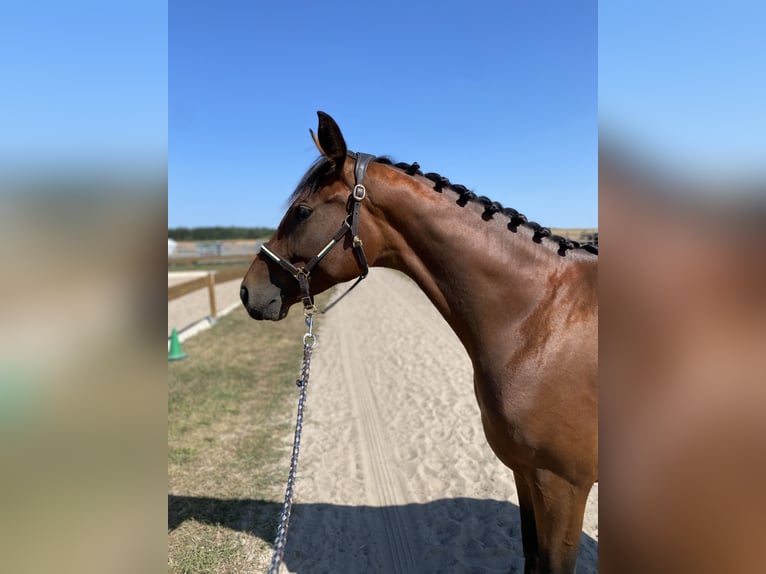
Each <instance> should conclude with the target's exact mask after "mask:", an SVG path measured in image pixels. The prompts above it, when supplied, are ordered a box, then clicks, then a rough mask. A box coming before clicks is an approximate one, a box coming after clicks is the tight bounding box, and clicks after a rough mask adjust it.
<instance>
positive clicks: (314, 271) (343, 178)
mask: <svg viewBox="0 0 766 574" xmlns="http://www.w3.org/2000/svg"><path fill="white" fill-rule="evenodd" d="M317 114H318V116H319V128H318V130H317V131H318V135H315V134H314V132H313V131H312V132H311V135H312V137H313V138H314V143H315V144H316V146H317V148H319V151H320V153H321V154H322V155H321V157H320V158H319V159H318V160H317V161H316V162H315V163H314V165H313V166H312V167H311V168H310V169H309V171H308V172H306V175H304V176H303V179H302V180H301V182H300V183H299V184H298V187H297V188H296V189H295V192H294V193H293V195H292V197H291V198H290V207H289V209H288V210H287V213H285V215H284V217H283V218H282V222H281V223H280V224H279V227H278V228H277V231H276V233H275V234H274V236H273V237H272V238H271V239H270V240H269V241H268V243H266V244H264V246H263V247H262V248H261V252H260V253H259V254H258V256H257V257H256V258H255V260H254V261H253V263H252V265H251V266H250V269H249V270H248V271H247V274H246V275H245V278H244V279H243V281H242V287H241V289H240V297H241V299H242V303H243V304H244V306H245V308H246V309H247V312H248V313H249V314H250V316H251V317H253V318H254V319H270V320H273V321H276V320H279V319H282V318H284V317H285V316H286V315H287V312H288V310H289V308H290V306H292V305H293V304H294V303H298V302H300V301H301V300H303V301H304V305H307V306H308V305H310V301H309V295H310V296H314V295H316V294H318V293H321V292H322V291H325V290H326V289H329V288H330V287H332V286H333V285H336V284H338V283H342V282H344V281H349V280H351V279H354V278H355V277H359V276H360V275H364V274H366V272H367V260H366V256H365V252H366V253H368V254H369V253H370V246H369V245H368V243H365V244H364V247H362V241H361V237H364V239H365V242H367V241H368V237H371V236H372V232H371V229H370V227H371V222H370V221H369V219H370V218H369V217H364V216H361V213H362V212H363V211H366V208H365V207H364V206H363V205H362V204H364V203H367V202H365V201H363V200H364V198H365V196H366V190H365V188H364V187H363V186H360V185H358V184H361V183H362V181H361V180H360V177H361V179H362V180H363V179H364V176H365V173H366V167H367V163H368V162H369V160H370V159H372V156H367V155H365V154H360V155H359V156H356V155H354V154H349V153H348V150H347V148H346V142H345V141H344V139H343V135H342V134H341V132H340V129H339V128H338V125H337V124H336V123H335V121H334V120H333V119H332V118H331V117H330V116H328V115H327V114H325V113H324V112H317ZM364 219H367V221H362V222H361V224H360V220H364ZM357 227H359V228H358V229H357Z"/></svg>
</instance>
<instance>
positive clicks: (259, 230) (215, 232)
mask: <svg viewBox="0 0 766 574" xmlns="http://www.w3.org/2000/svg"><path fill="white" fill-rule="evenodd" d="M274 231H275V230H274V229H273V228H271V227H173V228H168V238H169V239H175V240H176V241H213V240H216V239H220V240H225V239H262V238H264V237H270V236H271V235H272V234H273V233H274Z"/></svg>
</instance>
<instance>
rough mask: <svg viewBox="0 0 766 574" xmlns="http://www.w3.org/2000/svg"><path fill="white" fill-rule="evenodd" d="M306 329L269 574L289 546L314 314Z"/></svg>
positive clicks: (313, 341) (309, 313)
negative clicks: (290, 448)
mask: <svg viewBox="0 0 766 574" xmlns="http://www.w3.org/2000/svg"><path fill="white" fill-rule="evenodd" d="M306 327H307V328H308V330H307V331H306V334H305V335H303V368H302V369H301V377H300V379H298V380H297V381H296V382H295V383H296V385H298V388H299V389H300V392H299V393H298V418H297V419H296V421H295V438H294V439H293V454H292V457H291V459H290V472H289V473H288V475H287V488H286V489H285V504H284V506H283V507H282V515H281V516H280V519H279V528H278V529H277V539H276V540H275V541H274V554H273V556H272V557H271V566H270V567H269V574H277V573H278V572H279V566H280V565H281V564H282V557H283V556H284V554H285V545H286V544H287V528H288V526H289V524H290V514H291V513H292V509H293V498H294V496H295V475H296V472H297V470H298V453H299V452H300V447H301V431H302V429H303V409H304V405H305V403H306V389H307V388H308V386H309V371H310V368H311V352H312V350H313V348H314V345H315V344H316V335H314V331H313V329H314V313H313V311H307V312H306Z"/></svg>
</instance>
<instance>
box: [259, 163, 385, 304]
mask: <svg viewBox="0 0 766 574" xmlns="http://www.w3.org/2000/svg"><path fill="white" fill-rule="evenodd" d="M349 155H351V156H353V157H355V159H356V166H355V167H354V188H353V190H352V191H351V197H350V199H349V201H350V206H349V214H348V216H347V217H346V219H345V220H344V221H343V223H342V224H341V226H340V228H339V229H338V231H336V232H335V235H333V237H332V239H331V240H330V241H329V243H327V245H325V246H324V247H323V248H322V249H321V251H319V253H317V254H316V255H315V256H314V257H312V258H311V260H310V261H309V262H308V263H307V264H306V266H305V267H296V266H295V265H293V264H292V263H290V261H288V260H287V259H285V258H284V257H282V256H280V255H278V254H277V253H276V252H274V251H273V250H272V249H271V248H270V247H269V246H268V244H266V243H263V244H262V245H261V253H263V254H264V255H266V256H267V257H269V258H270V259H271V260H272V261H274V262H275V263H277V264H279V266H280V267H282V269H284V270H285V271H287V272H288V273H289V274H290V275H292V276H293V277H294V278H295V280H296V281H298V286H299V287H300V290H301V298H302V301H303V310H304V312H306V313H314V312H315V311H316V307H315V306H314V299H313V297H312V296H311V291H310V286H309V277H310V275H311V271H313V269H314V268H315V267H316V266H317V265H319V262H320V261H322V259H324V257H325V256H326V255H327V254H328V253H329V252H330V251H332V249H333V247H335V246H336V245H337V244H338V242H339V241H340V240H341V239H342V238H343V237H344V236H345V235H346V234H347V233H351V237H352V243H351V246H352V249H353V251H354V255H355V256H356V260H357V262H358V263H359V266H360V267H361V269H362V272H361V274H360V275H359V277H358V278H357V280H356V282H355V283H354V284H353V285H352V286H351V287H349V289H348V290H347V291H346V292H345V293H344V294H343V295H341V296H340V297H338V298H337V299H336V300H335V301H334V302H333V303H332V304H330V305H328V306H327V307H326V308H325V310H324V311H322V313H326V312H327V311H329V310H330V309H331V308H332V307H333V306H334V305H335V304H336V303H338V301H340V300H341V299H343V297H345V296H346V295H348V293H349V292H351V290H352V289H353V288H354V287H356V286H357V285H358V284H359V282H360V281H361V280H362V279H364V278H365V277H367V273H368V272H369V265H368V264H367V256H366V255H365V253H364V245H363V244H362V240H361V239H360V237H359V216H360V213H361V209H362V201H363V200H364V198H365V197H366V196H367V189H366V188H365V186H364V178H365V175H366V174H367V166H368V165H369V164H370V162H371V161H372V160H373V159H375V156H374V155H370V154H367V153H361V152H358V153H350V154H349Z"/></svg>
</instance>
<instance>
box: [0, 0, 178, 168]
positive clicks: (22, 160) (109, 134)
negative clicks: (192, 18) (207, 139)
mask: <svg viewBox="0 0 766 574" xmlns="http://www.w3.org/2000/svg"><path fill="white" fill-rule="evenodd" d="M167 28H168V21H167V6H166V4H165V3H163V2H158V1H156V0H130V1H120V2H114V1H99V2H94V1H93V0H66V1H65V2H59V1H51V0H28V1H24V2H20V1H9V2H3V3H2V4H0V171H1V170H4V169H11V170H13V169H21V170H27V171H28V170H33V171H35V172H39V171H40V169H41V164H45V165H46V166H47V167H46V169H49V168H55V169H61V168H66V169H85V170H87V171H92V170H98V169H106V170H114V169H120V170H122V171H123V172H126V171H128V172H130V171H133V170H136V169H137V170H139V171H146V170H151V171H153V172H155V173H157V172H158V171H159V172H161V171H162V170H164V166H165V163H166V155H167V140H168V132H167V93H168V92H167V85H168V84H167V74H168V58H167Z"/></svg>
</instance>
